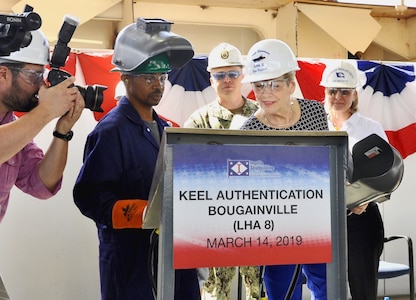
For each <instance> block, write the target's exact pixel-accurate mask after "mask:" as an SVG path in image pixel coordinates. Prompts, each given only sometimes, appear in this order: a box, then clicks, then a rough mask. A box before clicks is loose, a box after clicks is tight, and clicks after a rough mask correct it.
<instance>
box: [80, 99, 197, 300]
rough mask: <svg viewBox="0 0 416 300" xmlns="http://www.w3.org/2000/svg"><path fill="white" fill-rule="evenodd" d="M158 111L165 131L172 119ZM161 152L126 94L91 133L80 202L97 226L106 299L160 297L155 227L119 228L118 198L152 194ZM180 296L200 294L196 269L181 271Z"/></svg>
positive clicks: (177, 283)
mask: <svg viewBox="0 0 416 300" xmlns="http://www.w3.org/2000/svg"><path fill="white" fill-rule="evenodd" d="M153 114H154V115H153V117H154V119H155V120H156V122H157V124H158V127H159V133H160V136H162V132H163V128H164V127H166V126H168V124H167V123H166V122H164V121H163V120H161V119H160V118H159V117H158V116H157V115H156V113H155V112H153ZM158 152H159V143H157V142H156V141H155V140H154V137H153V136H152V134H151V132H150V129H149V128H148V126H147V125H146V124H145V123H144V122H143V120H142V119H141V118H140V116H139V114H138V113H137V111H136V110H135V109H134V107H133V106H132V105H131V104H130V102H129V101H128V99H127V98H126V97H123V98H122V99H121V100H120V101H119V104H118V105H117V106H116V107H115V108H114V109H113V110H112V111H110V112H109V113H108V114H107V115H106V116H104V117H103V118H102V120H101V121H100V122H99V123H98V124H97V126H96V127H95V129H94V130H93V131H92V132H91V133H90V134H89V136H88V138H87V141H86V145H85V152H84V164H83V166H82V168H81V171H80V173H79V175H78V178H77V180H76V183H75V187H74V201H75V204H76V205H77V206H78V208H79V209H80V211H81V212H82V213H83V214H84V215H85V216H87V217H89V218H91V219H92V220H94V221H95V223H96V225H97V229H98V237H99V242H100V245H99V256H100V257H99V265H100V280H101V297H102V299H103V300H133V299H134V300H137V299H141V300H154V297H153V293H152V285H151V281H150V279H149V268H148V263H149V261H148V251H149V247H150V236H151V232H152V230H149V229H113V227H112V208H113V206H114V204H115V203H116V201H118V200H123V199H142V200H147V199H148V196H149V191H150V186H151V183H152V178H153V173H154V169H155V165H156V160H157V156H158ZM156 256H157V254H156ZM175 299H178V300H179V299H181V300H183V299H189V300H194V299H195V300H199V299H200V292H199V285H198V279H197V275H196V270H194V269H192V270H178V271H176V272H175Z"/></svg>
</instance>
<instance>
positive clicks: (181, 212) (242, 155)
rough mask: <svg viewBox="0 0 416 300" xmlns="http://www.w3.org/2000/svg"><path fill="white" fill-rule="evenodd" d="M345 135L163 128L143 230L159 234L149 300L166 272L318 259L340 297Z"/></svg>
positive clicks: (161, 294)
mask: <svg viewBox="0 0 416 300" xmlns="http://www.w3.org/2000/svg"><path fill="white" fill-rule="evenodd" d="M347 145H348V137H347V134H346V133H345V132H330V131H325V132H324V131H319V132H315V131H243V130H211V129H186V128H166V129H165V132H164V135H163V138H162V144H161V149H160V152H159V157H158V161H157V165H156V170H155V175H154V178H153V183H152V188H151V193H150V198H149V205H148V208H147V211H146V214H145V220H144V226H143V227H144V228H159V229H160V236H159V252H158V257H159V259H158V260H159V264H158V284H157V299H160V300H161V299H163V300H173V299H174V270H175V269H188V268H199V267H215V266H247V265H253V266H263V265H276V264H307V263H326V265H327V295H328V299H341V300H344V299H347V267H346V265H347V255H346V253H347V246H346V204H345V203H346V202H345V181H346V167H347V157H348V156H347V151H348V150H347V149H348V146H347Z"/></svg>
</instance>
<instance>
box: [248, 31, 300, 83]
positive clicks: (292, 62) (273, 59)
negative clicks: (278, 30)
mask: <svg viewBox="0 0 416 300" xmlns="http://www.w3.org/2000/svg"><path fill="white" fill-rule="evenodd" d="M297 70H300V69H299V66H298V61H297V60H296V57H295V55H294V54H293V51H292V49H290V47H289V46H288V45H287V44H286V43H284V42H282V41H280V40H277V39H265V40H262V41H259V42H257V43H255V44H254V45H253V46H252V47H251V48H250V50H249V51H248V54H247V63H246V75H245V77H244V79H243V82H257V81H263V80H269V79H273V78H278V77H280V76H282V75H284V74H286V73H289V72H292V71H297Z"/></svg>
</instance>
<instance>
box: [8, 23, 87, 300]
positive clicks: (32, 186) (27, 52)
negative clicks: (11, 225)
mask: <svg viewBox="0 0 416 300" xmlns="http://www.w3.org/2000/svg"><path fill="white" fill-rule="evenodd" d="M31 33H32V41H31V43H30V44H29V45H28V46H27V47H25V48H21V49H20V50H19V51H15V52H11V53H10V55H8V56H0V137H1V147H0V163H1V164H0V178H1V181H0V222H1V221H2V219H3V217H4V215H5V213H6V209H7V204H8V202H9V195H10V190H11V189H12V187H13V185H16V186H17V187H18V188H19V189H21V190H22V191H23V192H25V193H28V194H30V195H32V196H34V197H36V198H39V199H47V198H50V197H52V196H53V195H55V194H56V193H57V192H58V190H59V189H60V187H61V181H62V174H63V171H64V168H65V165H66V160H67V153H68V141H69V140H70V139H71V137H72V131H71V128H72V127H73V126H74V124H75V122H76V121H77V120H78V119H79V117H80V115H81V112H82V110H83V108H84V100H83V98H82V96H81V95H80V93H79V91H78V89H77V88H76V87H71V86H72V84H73V83H74V81H75V78H74V77H71V78H68V79H67V80H65V81H63V82H62V83H61V84H59V85H56V86H54V87H51V88H47V87H46V85H45V82H44V76H43V74H44V72H45V65H47V64H48V63H49V45H48V41H47V39H46V38H45V36H44V35H43V34H42V32H41V31H40V30H36V31H32V32H31ZM14 111H17V112H25V114H24V115H23V116H22V117H21V118H17V117H16V115H15V114H14V113H13V112H14ZM54 118H59V119H58V121H57V123H56V129H55V131H54V137H53V140H52V143H51V144H50V146H49V149H48V150H47V152H46V153H45V154H44V153H43V151H42V150H41V149H40V148H39V147H38V146H37V145H36V144H35V143H34V142H33V138H34V137H35V136H36V135H37V134H38V133H39V132H40V130H41V129H42V128H43V127H44V126H46V125H47V124H48V123H49V122H50V121H52V120H53V119H54ZM51 136H52V134H51ZM1 286H2V284H1V280H0V295H2V294H1V293H2V291H1ZM4 293H5V292H4Z"/></svg>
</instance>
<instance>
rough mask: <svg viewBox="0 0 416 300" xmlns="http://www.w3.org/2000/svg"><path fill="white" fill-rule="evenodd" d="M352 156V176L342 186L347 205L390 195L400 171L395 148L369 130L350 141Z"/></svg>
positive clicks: (401, 175) (400, 166)
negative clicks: (367, 132) (359, 139)
mask: <svg viewBox="0 0 416 300" xmlns="http://www.w3.org/2000/svg"><path fill="white" fill-rule="evenodd" d="M352 160H353V172H352V178H351V179H350V180H349V181H350V183H348V184H347V187H346V202H347V208H349V209H351V208H353V207H355V206H357V205H361V204H365V203H369V202H373V201H376V202H383V201H386V200H388V199H390V195H391V193H392V192H393V191H394V190H396V189H397V188H398V187H399V185H400V183H401V181H402V178H403V173H404V166H403V159H402V157H401V155H400V153H399V151H397V150H396V149H395V148H394V147H392V146H391V145H390V144H389V143H388V142H386V141H385V140H384V139H382V138H381V137H380V136H378V135H376V134H372V135H370V136H368V137H366V138H365V139H363V140H361V141H359V142H358V143H356V144H355V145H354V147H353V149H352Z"/></svg>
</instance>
